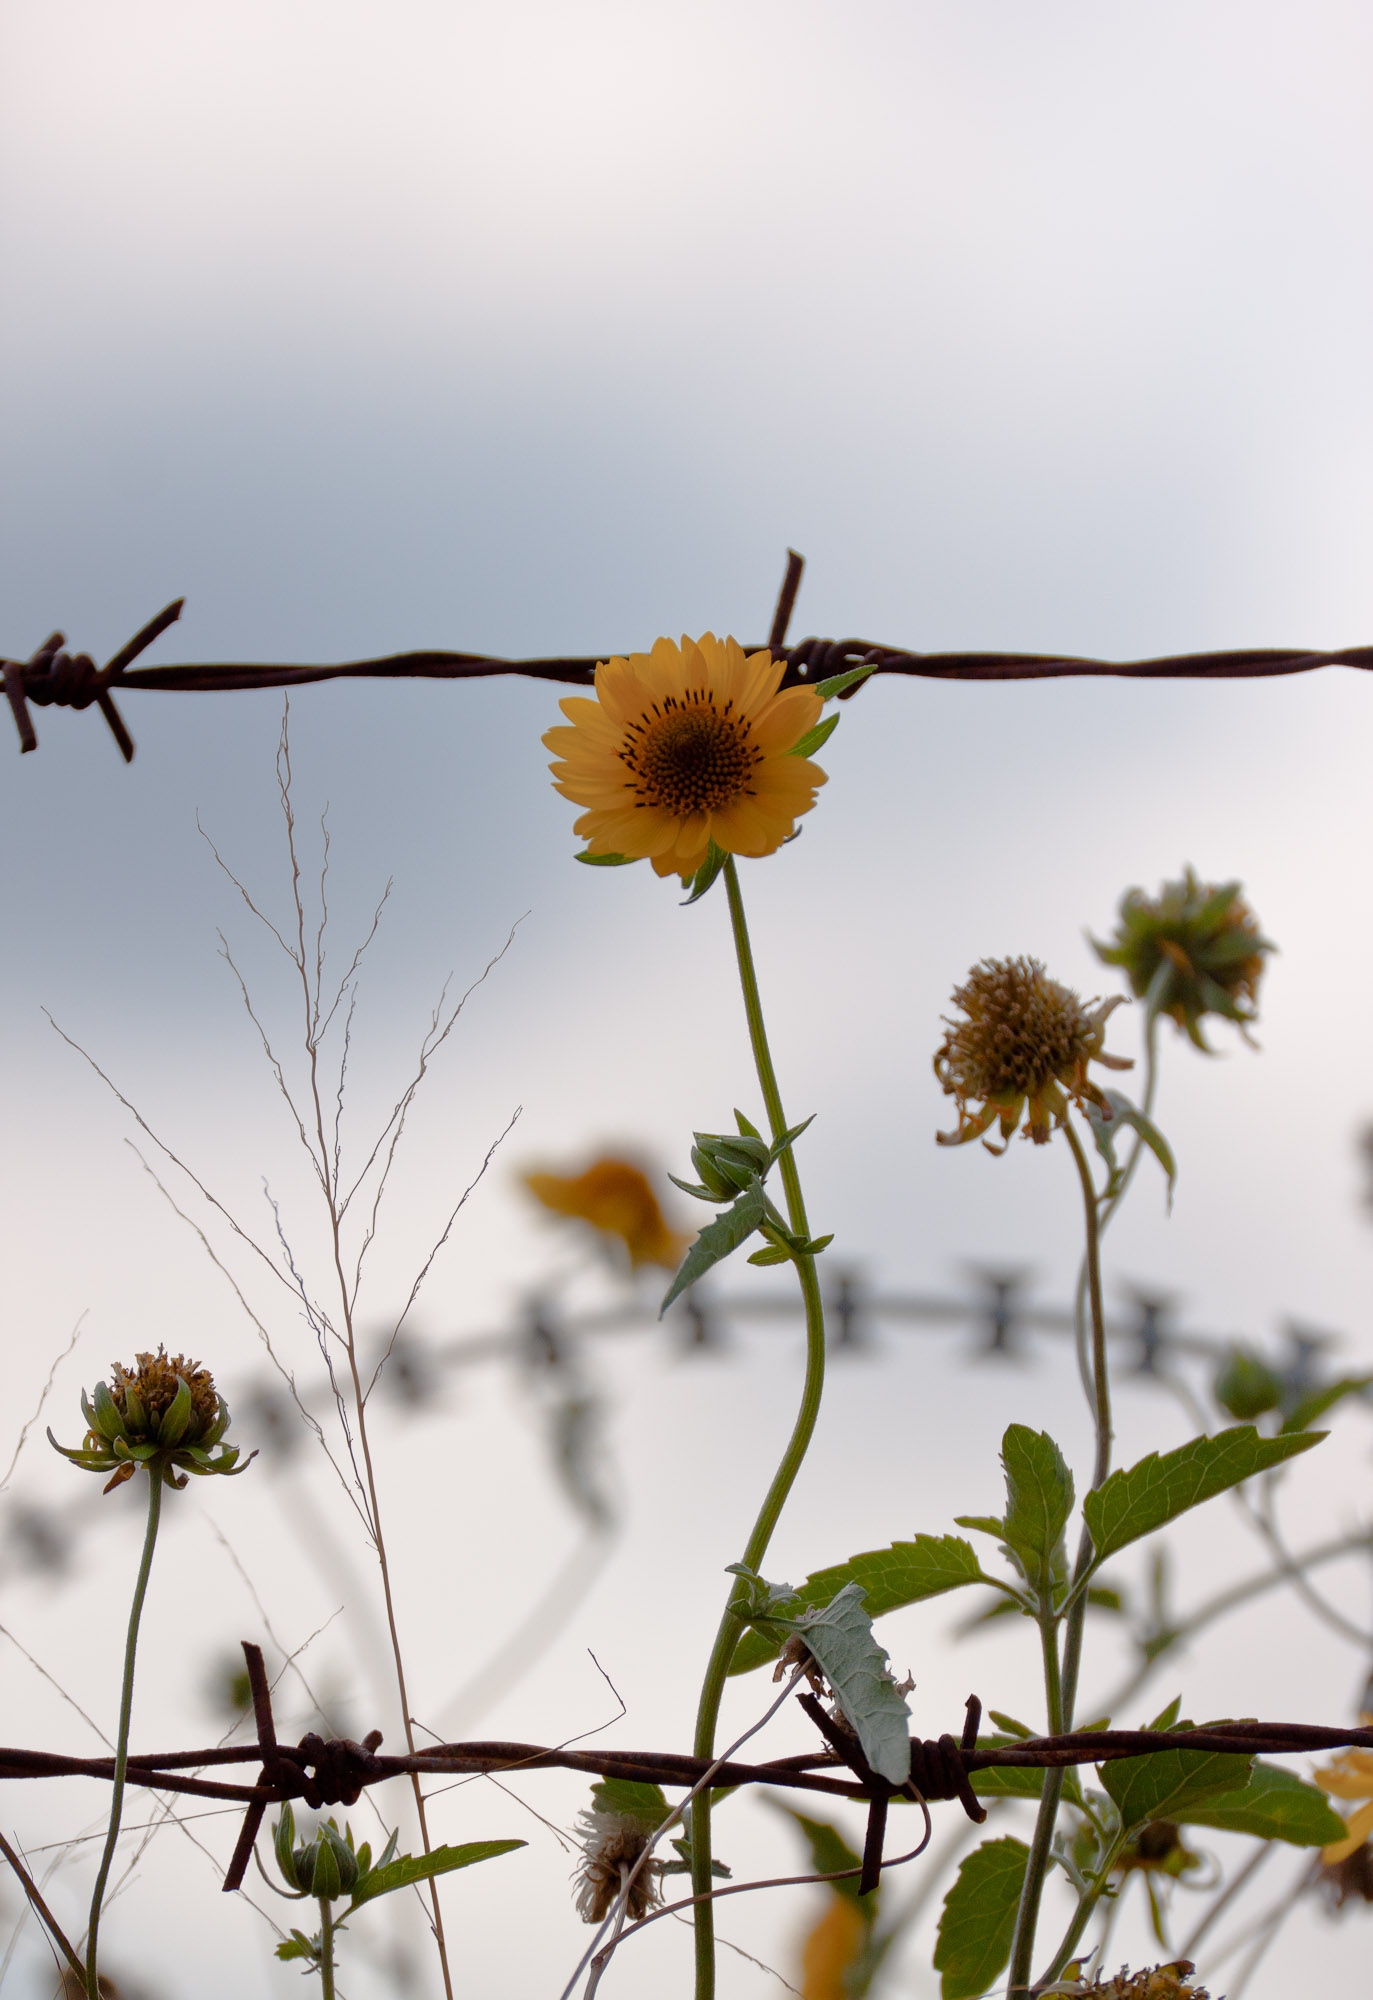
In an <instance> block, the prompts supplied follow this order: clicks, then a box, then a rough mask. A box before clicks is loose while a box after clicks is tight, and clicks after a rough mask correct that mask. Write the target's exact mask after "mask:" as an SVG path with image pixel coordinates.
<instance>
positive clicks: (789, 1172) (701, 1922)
mask: <svg viewBox="0 0 1373 2000" xmlns="http://www.w3.org/2000/svg"><path fill="white" fill-rule="evenodd" d="M724 878H725V888H726V891H727V893H728V896H729V914H730V922H731V924H732V926H733V930H734V950H735V956H736V958H737V959H738V963H739V984H740V986H741V987H742V989H743V995H744V1012H745V1014H746V1016H747V1018H748V1031H749V1040H750V1042H751V1043H752V1046H753V1061H754V1066H755V1068H756V1069H757V1072H758V1083H759V1087H760V1089H761V1090H762V1093H763V1103H764V1105H765V1107H766V1109H767V1115H768V1125H769V1128H770V1130H771V1134H772V1138H773V1140H774V1142H775V1141H776V1140H778V1139H780V1138H781V1136H782V1134H783V1133H784V1132H785V1131H786V1130H787V1121H786V1115H785V1113H784V1112H783V1109H782V1096H781V1092H780V1091H779V1089H778V1087H777V1073H776V1071H775V1070H774V1068H773V1066H772V1054H771V1051H770V1050H769V1048H768V1038H767V1030H766V1027H765V1026H764V1022H763V1006H762V1001H761V999H760V997H759V993H758V977H757V974H756V972H755V970H754V965H753V951H752V948H751V946H750V944H749V935H748V924H747V922H746V921H745V918H744V904H743V898H742V896H741V895H740V893H739V875H738V870H737V869H736V867H735V863H734V857H733V855H731V856H730V857H729V859H728V860H727V861H726V863H725V867H724ZM778 1165H779V1168H780V1172H781V1176H782V1186H783V1188H784V1190H785V1192H786V1198H787V1217H788V1220H789V1222H790V1225H791V1228H792V1230H793V1232H794V1233H795V1234H796V1235H798V1236H804V1237H809V1235H810V1226H809V1224H808V1222H807V1220H806V1205H805V1201H804V1199H803V1197H802V1193H801V1180H800V1175H799V1174H798V1173H797V1170H796V1161H795V1159H794V1158H793V1156H792V1152H791V1149H790V1148H788V1149H787V1151H786V1152H785V1153H783V1155H782V1157H781V1160H780V1161H779V1162H778ZM796 1273H797V1277H798V1278H799V1280H800V1284H801V1296H802V1299H803V1301H804V1304H805V1310H806V1376H805V1382H804V1385H803V1387H802V1391H801V1405H800V1408H799V1410H798V1411H797V1413H796V1422H795V1424H794V1425H793V1427H792V1433H791V1436H790V1438H789V1439H788V1440H787V1447H786V1450H785V1451H784V1452H783V1454H782V1459H781V1463H780V1464H779V1465H778V1467H777V1470H776V1472H775V1473H774V1474H773V1477H772V1482H771V1484H770V1485H769V1487H768V1490H767V1493H766V1495H765V1497H764V1500H763V1504H762V1506H761V1508H760V1509H759V1512H758V1518H757V1520H756V1521H755V1522H754V1524H753V1532H752V1533H751V1534H750V1536H749V1538H748V1542H747V1545H746V1546H745V1549H744V1553H743V1557H742V1561H743V1562H744V1563H745V1564H746V1565H747V1567H748V1568H749V1569H755V1570H756V1569H758V1568H760V1566H761V1564H762V1561H763V1557H764V1556H765V1555H766V1553H767V1548H768V1544H769V1542H770V1541H771V1540H772V1533H773V1530H774V1528H775V1527H776V1526H777V1521H778V1517H779V1516H780V1514H781V1512H782V1508H783V1507H784V1505H785V1504H786V1499H787V1495H788V1494H789V1493H790V1492H791V1489H792V1486H793V1485H794V1483H795V1480H796V1475H797V1473H798V1472H799V1471H800V1469H801V1462H802V1460H803V1459H804V1458H805V1455H806V1451H807V1448H808V1446H809V1444H810V1441H811V1437H812V1435H813V1433H814V1430H815V1422H816V1418H817V1417H818V1416H819V1414H820V1398H821V1394H822V1392H823V1389H824V1383H825V1315H824V1307H823V1304H822V1302H821V1298H820V1282H819V1279H818V1278H817V1277H816V1273H815V1259H814V1258H813V1257H809V1256H802V1257H798V1258H797V1259H796ZM732 1599H733V1593H732V1592H731V1604H730V1605H727V1606H726V1608H725V1613H724V1616H723V1618H722V1619H721V1621H720V1629H719V1631H718V1632H717V1633H716V1635H715V1644H714V1646H713V1647H712V1649H711V1654H710V1659H709V1661H708V1662H707V1665H706V1672H705V1679H704V1680H703V1682H702V1684H701V1696H700V1702H699V1705H698V1707H697V1711H696V1736H695V1741H694V1743H693V1746H692V1747H693V1751H694V1753H695V1755H696V1756H698V1757H705V1758H707V1759H709V1758H711V1757H713V1756H714V1754H715V1727H716V1723H717V1720H718V1718H719V1713H720V1701H721V1697H722V1695H723V1694H724V1687H725V1679H726V1677H727V1675H728V1673H729V1663H730V1661H731V1660H732V1659H733V1657H734V1649H735V1647H736V1646H737V1645H738V1643H739V1639H740V1637H741V1635H742V1633H743V1631H744V1623H743V1620H742V1619H741V1618H739V1617H737V1616H736V1614H735V1612H734V1610H733V1609H732ZM691 1886H692V1890H693V1892H694V1893H695V1894H696V1895H697V1896H701V1897H705V1898H706V1900H704V1901H702V1902H698V1903H697V1904H696V1907H695V1914H694V1922H695V1930H696V2000H714V1994H715V1916H714V1909H713V1906H712V1904H711V1902H710V1900H709V1891H710V1888H711V1847H710V1793H709V1791H704V1792H702V1794H701V1796H700V1797H699V1798H698V1799H697V1800H696V1801H695V1803H694V1804H693V1806H692V1808H691Z"/></svg>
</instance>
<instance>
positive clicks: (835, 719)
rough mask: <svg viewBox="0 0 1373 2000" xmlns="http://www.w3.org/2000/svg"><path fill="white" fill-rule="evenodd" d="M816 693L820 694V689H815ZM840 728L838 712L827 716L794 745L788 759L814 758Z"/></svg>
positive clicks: (789, 751) (788, 753)
mask: <svg viewBox="0 0 1373 2000" xmlns="http://www.w3.org/2000/svg"><path fill="white" fill-rule="evenodd" d="M814 692H815V693H817V694H818V693H819V689H818V688H817V689H815V690H814ZM838 727H839V715H838V711H837V710H836V712H835V713H834V714H833V715H827V716H826V717H825V719H824V721H823V722H817V723H816V725H815V727H814V729H808V730H807V731H806V733H805V735H804V736H803V737H802V738H801V740H800V742H799V743H793V744H792V746H791V748H790V750H788V752H787V755H788V757H811V756H814V754H815V752H816V751H817V750H819V749H820V748H821V746H822V745H823V744H825V743H828V742H829V740H830V738H831V736H833V734H834V732H835V730H836V729H837V728H838Z"/></svg>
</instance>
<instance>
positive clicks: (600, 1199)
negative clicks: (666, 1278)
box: [524, 1158, 689, 1271]
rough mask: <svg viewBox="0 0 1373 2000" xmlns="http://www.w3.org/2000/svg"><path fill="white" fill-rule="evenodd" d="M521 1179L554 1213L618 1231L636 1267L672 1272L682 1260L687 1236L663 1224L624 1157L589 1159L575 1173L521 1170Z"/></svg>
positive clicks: (642, 1180) (647, 1190)
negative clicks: (523, 1172)
mask: <svg viewBox="0 0 1373 2000" xmlns="http://www.w3.org/2000/svg"><path fill="white" fill-rule="evenodd" d="M524 1184H525V1186H526V1187H527V1188H528V1189H529V1192H530V1193H531V1194H532V1195H533V1196H534V1198H535V1200H536V1201H541V1202H542V1203H543V1205H544V1207H545V1208H551V1209H552V1210H553V1213H554V1214H555V1215H571V1216H575V1218H576V1219H577V1220H578V1221H579V1222H589V1223H590V1224H591V1225H592V1227H593V1228H594V1229H599V1230H602V1231H603V1232H604V1233H605V1234H606V1235H607V1236H618V1237H619V1239H620V1241H621V1242H622V1243H623V1244H624V1246H625V1248H626V1249H627V1250H628V1252H629V1261H630V1264H631V1265H632V1266H633V1267H634V1268H635V1269H636V1270H637V1269H638V1267H639V1265H640V1264H662V1265H663V1266H664V1267H665V1268H666V1269H667V1270H669V1271H675V1270H676V1268H677V1266H678V1265H679V1264H680V1263H681V1261H682V1258H683V1256H684V1254H685V1252H686V1247H687V1243H688V1241H689V1239H688V1238H687V1237H685V1236H679V1235H678V1234H677V1233H676V1231H675V1230H672V1229H669V1228H668V1226H667V1223H666V1222H665V1221H664V1220H663V1212H662V1210H661V1209H660V1208H659V1206H658V1197H657V1196H656V1195H655V1194H654V1192H653V1189H652V1188H651V1187H650V1186H649V1183H648V1180H647V1177H646V1176H645V1175H644V1174H643V1173H641V1172H640V1170H639V1168H638V1167H636V1166H632V1165H631V1164H630V1162H629V1161H628V1160H617V1159H613V1158H606V1159H601V1160H593V1161H592V1163H591V1165H590V1166H589V1167H588V1168H587V1169H586V1171H585V1172H584V1173H580V1174H526V1175H525V1176H524Z"/></svg>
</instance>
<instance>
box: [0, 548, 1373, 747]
mask: <svg viewBox="0 0 1373 2000" xmlns="http://www.w3.org/2000/svg"><path fill="white" fill-rule="evenodd" d="M803 567H804V562H803V559H802V557H800V556H798V555H797V554H796V552H795V550H788V552H787V571H786V577H785V579H784V581H783V585H782V591H781V595H780V596H779V598H778V602H777V611H776V615H775V616H774V619H773V624H772V630H771V632H770V633H769V636H768V641H767V645H768V648H769V649H770V650H771V652H772V654H773V656H774V658H776V659H780V660H783V661H785V663H786V673H785V675H784V677H783V685H784V686H802V687H804V686H805V685H806V684H807V682H811V681H815V680H817V679H822V678H826V677H828V676H830V675H833V674H839V673H845V672H847V671H848V670H849V669H851V668H853V667H860V666H871V667H872V668H873V670H874V672H875V673H878V674H914V675H919V676H922V677H925V678H927V679H933V680H946V681H1019V680H1056V679H1061V678H1062V677H1063V676H1065V675H1080V676H1084V677H1086V678H1090V679H1116V680H1136V681H1154V680H1202V681H1214V680H1256V679H1258V680H1264V679H1270V678H1272V677H1273V676H1274V675H1279V674H1303V673H1310V672H1311V671H1312V670H1313V669H1315V668H1317V667H1354V668H1359V669H1364V670H1367V669H1373V646H1344V647H1339V648H1337V649H1336V650H1335V651H1333V652H1321V651H1312V650H1308V649H1304V648H1301V647H1288V646H1257V647H1241V648H1238V649H1236V650H1233V651H1229V652H1211V653H1172V654H1165V655H1160V656H1159V657H1157V658H1154V659H1145V660H1095V659H1087V658H1082V657H1079V656H1077V655H1075V654H1059V653H982V652H979V653H918V652H913V651H911V650H909V649H907V648H904V647H900V646H886V645H881V644H875V643H874V642H873V641H871V640H868V639H803V640H801V642H800V644H799V645H795V646H788V645H787V644H786V633H787V626H788V624H789V622H790V618H791V612H792V607H793V605H794V603H795V601H796V592H797V589H798V587H799V585H800V581H801V572H802V569H803ZM184 602H185V600H184V599H183V598H177V599H176V600H175V602H174V603H172V604H169V605H167V606H166V608H165V609H164V610H162V611H160V612H158V614H157V616H156V617H155V618H152V619H150V620H149V622H148V623H147V624H146V625H145V626H144V627H143V629H142V630H141V631H140V632H137V633H135V635H134V637H133V638H132V639H130V640H129V642H128V644H127V645H126V646H122V647H121V648H120V650H119V651H118V652H117V653H116V654H115V655H114V658H113V659H111V660H110V661H108V662H107V664H106V665H105V666H103V667H97V666H96V665H95V664H94V662H93V661H92V660H91V659H90V658H89V657H88V656H87V655H86V654H84V653H77V654H69V653H67V652H65V651H64V650H63V648H64V646H65V643H66V642H65V638H64V636H63V634H62V633H61V632H54V633H52V634H51V635H50V636H49V637H48V638H47V639H46V640H45V641H44V642H43V644H42V645H41V646H40V647H39V648H38V650H37V652H36V653H34V654H32V655H31V656H30V657H29V659H27V660H9V659H0V671H2V673H3V681H4V690H5V694H6V697H7V698H8V700H9V704H10V708H11V711H12V713H13V715H14V720H15V726H16V728H17V729H18V731H19V747H20V749H21V751H25V750H36V749H37V748H38V737H37V734H36V732H35V730H34V726H33V720H32V717H31V716H30V715H29V706H30V704H32V705H33V706H34V707H38V708H44V707H48V706H53V707H57V708H77V709H80V708H88V707H90V706H91V705H92V704H94V705H95V706H96V707H98V708H99V709H100V712H101V714H102V715H103V716H104V718H105V721H106V723H107V724H108V726H109V729H110V732H111V734H112V735H113V736H114V739H115V741H116V743H117V744H118V745H119V749H120V752H121V754H122V755H123V757H124V760H125V762H126V763H127V762H129V761H130V760H131V759H132V757H133V752H134V746H133V740H132V738H131V737H130V735H129V733H128V730H127V729H126V728H125V726H124V723H123V721H122V719H121V717H120V715H119V712H118V710H117V709H116V708H115V705H114V701H113V699H112V694H111V690H112V689H115V688H121V689H143V690H152V691H158V690H161V691H162V692H164V693H177V694H208V693H228V692H233V691H237V690H240V689H250V688H292V687H302V686H306V685H308V684H309V683H311V682H313V681H333V680H445V681H451V680H483V679H487V678H489V677H491V676H492V675H497V674H518V675H522V676H524V677H526V678H529V679H535V680H546V681H562V682H566V683H569V684H570V685H572V686H576V687H589V686H590V685H591V684H592V682H593V680H594V679H595V674H596V667H597V663H598V658H599V659H604V658H606V657H607V655H606V654H604V653H602V654H601V655H599V656H597V657H585V656H584V657H578V658H571V657H567V658H562V657H560V658H548V659H534V660H508V659H501V658H497V657H496V656H495V655H493V654H487V653H449V652H415V653H391V654H387V655H385V656H383V657H380V658H377V659H372V660H348V661H344V662H343V663H341V664H339V665H336V666H329V665H318V666H311V665H303V666H302V665H283V664H278V663H266V662H251V661H250V662H244V661H231V662H219V663H215V664H205V665H176V666H165V667H135V666H134V665H133V662H134V661H135V660H136V659H137V658H138V656H139V654H140V653H142V652H144V651H145V650H146V649H147V648H148V647H149V646H150V645H151V644H152V643H153V641H154V639H156V638H158V637H160V636H161V634H162V633H163V632H165V631H166V630H167V628H168V626H169V625H173V624H175V622H176V620H177V619H178V618H179V617H180V616H181V610H182V606H183V604H184ZM745 650H746V651H749V652H755V651H761V650H762V648H761V647H759V646H755V645H750V646H748V647H746V649H745ZM849 692H850V693H852V692H853V690H852V689H851V690H849Z"/></svg>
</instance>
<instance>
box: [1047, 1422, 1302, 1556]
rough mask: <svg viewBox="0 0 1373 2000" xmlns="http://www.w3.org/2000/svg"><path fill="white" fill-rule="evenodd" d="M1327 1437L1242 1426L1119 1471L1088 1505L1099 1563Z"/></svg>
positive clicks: (1152, 1455)
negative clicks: (1268, 1432) (1263, 1434)
mask: <svg viewBox="0 0 1373 2000" xmlns="http://www.w3.org/2000/svg"><path fill="white" fill-rule="evenodd" d="M1325 1435H1326V1434H1325V1432H1324V1431H1302V1432H1300V1433H1298V1434H1295V1435H1293V1436H1288V1437H1274V1438H1266V1437H1261V1436H1260V1435H1259V1433H1258V1432H1257V1431H1256V1430H1255V1429H1254V1427H1253V1425H1252V1424H1240V1425H1238V1426H1237V1427H1236V1428H1235V1429H1234V1430H1228V1431H1221V1432H1219V1434H1218V1435H1217V1436H1215V1437H1199V1438H1193V1439H1192V1440H1191V1441H1190V1443H1188V1444H1184V1445H1179V1446H1178V1448H1177V1450H1176V1451H1169V1452H1165V1453H1164V1454H1163V1455H1162V1456H1160V1455H1159V1453H1158V1452H1154V1451H1151V1452H1150V1453H1149V1455H1148V1457H1147V1458H1142V1459H1140V1461H1139V1463H1138V1464H1137V1465H1132V1466H1130V1467H1129V1468H1128V1469H1126V1470H1122V1471H1120V1472H1113V1473H1112V1474H1111V1476H1110V1477H1109V1479H1107V1480H1106V1481H1105V1482H1104V1483H1103V1484H1102V1485H1100V1486H1098V1488H1097V1489H1096V1491H1095V1493H1089V1494H1088V1495H1087V1498H1086V1499H1085V1500H1084V1501H1083V1503H1082V1511H1083V1514H1084V1516H1085V1518H1086V1522H1087V1527H1088V1529H1089V1531H1090V1533H1091V1537H1092V1546H1093V1547H1094V1549H1095V1550H1096V1556H1095V1562H1097V1563H1100V1562H1103V1561H1104V1560H1105V1559H1106V1557H1107V1556H1110V1555H1114V1554H1115V1552H1116V1550H1117V1549H1123V1548H1124V1547H1125V1546H1126V1544H1127V1543H1129V1542H1135V1541H1138V1540H1139V1538H1140V1536H1141V1535H1152V1534H1153V1533H1154V1531H1155V1529H1157V1528H1161V1527H1163V1525H1164V1524H1165V1522H1168V1521H1173V1520H1176V1519H1177V1516H1178V1515H1179V1514H1185V1513H1186V1512H1187V1510H1188V1508H1189V1507H1197V1506H1199V1505H1200V1504H1201V1502H1202V1501H1203V1500H1210V1499H1213V1498H1214V1497H1215V1495H1216V1494H1217V1493H1224V1492H1226V1491H1227V1490H1228V1489H1229V1488H1230V1487H1232V1486H1238V1485H1239V1484H1240V1482H1241V1481H1242V1480H1245V1479H1252V1477H1253V1476H1254V1474H1255V1473H1256V1472H1266V1471H1267V1470H1268V1469H1269V1467H1270V1466H1274V1465H1281V1464H1282V1462H1283V1460H1284V1459H1288V1458H1295V1457H1296V1455H1297V1454H1298V1452H1303V1451H1307V1450H1309V1449H1310V1447H1311V1446H1312V1445H1313V1444H1318V1443H1319V1442H1320V1440H1321V1438H1322V1437H1324V1436H1325Z"/></svg>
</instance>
